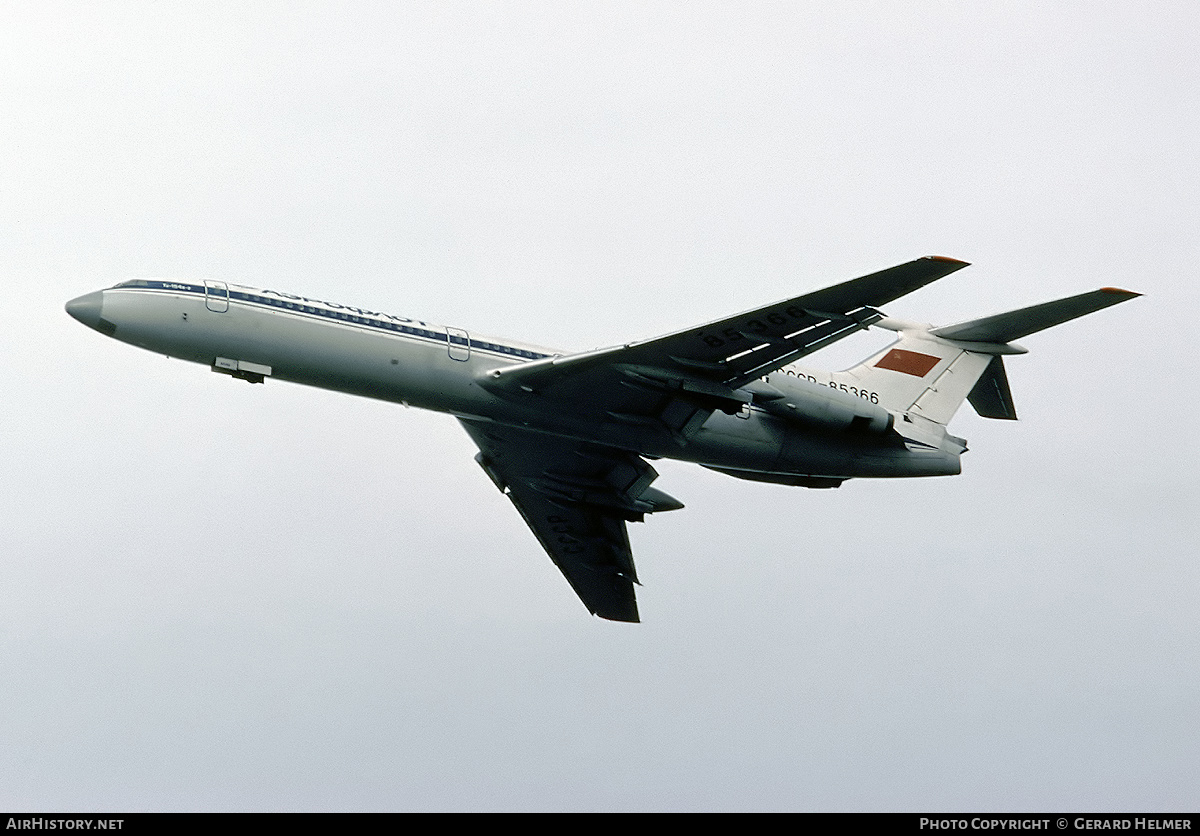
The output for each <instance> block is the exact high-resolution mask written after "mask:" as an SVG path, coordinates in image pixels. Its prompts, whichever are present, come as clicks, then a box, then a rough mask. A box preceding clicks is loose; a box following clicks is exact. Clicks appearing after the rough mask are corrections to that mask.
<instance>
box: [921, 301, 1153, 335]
mask: <svg viewBox="0 0 1200 836" xmlns="http://www.w3.org/2000/svg"><path fill="white" fill-rule="evenodd" d="M1141 295H1142V294H1140V293H1134V292H1133V291H1131V290H1120V289H1118V288H1115V287H1103V288H1100V289H1099V290H1093V291H1091V292H1090V293H1081V294H1079V295H1078V296H1068V297H1067V298H1066V299H1056V300H1055V301H1053V302H1044V303H1043V304H1041V305H1033V306H1032V307H1029V308H1021V309H1020V310H1016V311H1009V312H1008V313H1002V314H996V315H995V316H985V317H984V318H983V319H972V320H971V321H970V322H960V323H959V324H958V325H944V326H942V327H941V328H933V329H931V330H930V332H929V333H931V334H933V335H934V336H936V337H944V338H945V339H948V340H961V341H963V342H978V343H1010V342H1012V341H1013V340H1019V339H1021V338H1022V337H1027V336H1029V335H1030V334H1036V333H1037V332H1038V331H1044V330H1045V329H1047V328H1053V327H1054V326H1055V325H1062V324H1063V323H1064V322H1069V321H1070V320H1072V319H1076V318H1078V317H1081V316H1085V315H1087V314H1090V313H1095V312H1096V311H1099V310H1103V309H1104V308H1107V307H1109V306H1110V305H1116V304H1117V303H1118V302H1124V301H1126V300H1129V299H1132V298H1134V297H1135V296H1141Z"/></svg>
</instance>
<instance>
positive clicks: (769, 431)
mask: <svg viewBox="0 0 1200 836" xmlns="http://www.w3.org/2000/svg"><path fill="white" fill-rule="evenodd" d="M966 266H968V265H967V263H966V262H963V261H959V260H957V259H953V258H947V257H944V256H926V257H924V258H919V259H916V260H914V261H909V262H907V263H905V264H901V265H898V266H896V267H891V268H888V269H885V270H881V271H879V272H876V273H871V274H870V275H866V276H862V277H861V278H857V279H852V280H850V281H846V282H842V283H841V284H835V285H832V286H830V287H825V288H823V289H821V290H815V291H812V292H809V293H804V294H802V295H800V296H796V297H794V298H791V299H785V300H783V301H780V302H776V303H774V304H770V305H765V306H763V307H760V308H755V309H753V310H749V311H746V312H744V313H740V314H736V315H734V316H730V317H727V318H725V319H720V320H717V321H715V322H709V323H706V324H704V325H700V326H698V327H694V328H687V329H684V330H681V331H676V332H674V333H671V334H667V335H665V336H661V337H656V338H653V339H648V340H641V341H637V342H629V343H624V344H622V345H617V346H614V347H611V348H601V349H596V350H592V351H584V352H579V353H563V352H558V351H555V350H553V349H549V348H543V347H539V346H535V345H530V344H526V343H522V342H516V341H514V340H509V339H500V338H494V337H487V336H481V335H479V334H475V333H468V332H467V331H465V330H463V329H461V328H455V327H448V326H442V325H433V324H430V323H428V322H425V321H423V320H416V319H410V318H408V317H403V316H396V315H393V314H389V313H384V312H381V311H375V310H368V309H365V308H360V307H354V306H349V305H341V304H337V303H334V302H327V301H323V300H319V299H313V298H309V297H306V296H299V295H296V294H291V293H283V292H279V291H275V290H264V289H257V288H251V287H244V286H241V285H236V284H229V283H227V282H224V281H215V280H208V279H206V280H174V279H133V280H130V281H124V282H121V283H119V284H117V285H114V286H113V287H109V288H107V289H104V290H98V291H95V292H92V293H88V294H86V295H84V296H80V297H78V298H76V299H72V300H71V301H69V302H68V303H67V304H66V310H67V313H69V314H70V315H71V316H72V317H74V318H75V319H77V320H78V321H80V322H82V323H83V324H84V325H87V326H88V327H90V328H93V329H95V330H97V331H99V332H100V333H101V334H104V335H106V336H109V337H112V338H114V339H117V340H121V341H123V342H126V343H130V344H132V345H135V346H138V347H140V348H144V349H147V350H150V351H154V352H157V353H161V354H166V355H168V356H171V357H177V358H182V359H184V360H189V361H192V362H196V363H202V364H204V365H206V366H209V367H210V368H211V369H212V371H214V372H219V373H221V374H225V375H229V376H230V377H232V378H237V379H240V380H244V381H247V382H249V383H262V382H263V381H265V380H266V379H267V378H271V379H274V380H285V381H290V382H293V383H301V384H307V385H310V386H317V387H321V388H324V389H332V390H335V391H339V392H347V393H350V394H354V395H361V396H365V397H370V398H378V399H382V400H386V401H392V402H397V403H402V404H405V405H409V406H414V407H419V408H423V409H430V410H436V411H440V412H447V413H450V414H451V415H454V416H455V417H456V418H457V419H458V420H459V422H460V423H461V424H462V426H463V428H464V429H465V430H466V432H467V434H468V435H469V436H470V437H471V439H472V440H473V441H474V442H475V444H476V446H477V447H478V448H479V453H478V455H476V456H475V461H476V462H478V463H479V466H480V467H481V468H482V469H483V471H484V472H485V473H486V474H487V476H488V477H489V478H490V479H491V480H492V482H493V483H495V485H496V487H497V488H499V489H500V491H501V492H502V493H504V494H506V495H507V496H508V498H509V499H510V500H511V501H512V503H513V504H514V505H515V506H516V508H517V511H518V512H519V513H520V514H521V516H522V517H523V518H524V520H525V522H526V523H527V524H528V526H529V527H530V529H532V531H533V533H534V535H535V536H536V537H537V539H538V541H539V542H540V543H541V545H542V547H543V548H544V549H545V550H546V552H547V553H548V554H549V556H550V559H551V560H552V561H553V562H554V564H555V565H556V566H557V567H558V568H559V570H560V571H561V572H562V573H563V575H564V576H565V577H566V579H567V581H568V582H569V583H570V585H571V587H572V588H573V589H574V591H575V593H576V594H577V595H578V596H579V598H580V599H581V600H582V601H583V604H584V605H585V606H586V607H587V609H588V611H589V612H591V613H592V614H593V615H596V616H599V617H601V618H604V619H608V620H611V621H624V622H637V621H640V617H639V613H638V607H637V599H636V595H635V591H634V585H635V584H638V583H639V582H638V578H637V571H636V569H635V568H634V562H633V553H632V550H631V548H630V544H629V536H628V531H627V528H626V523H627V522H641V521H643V520H644V518H645V515H647V514H655V513H658V512H661V511H673V510H677V509H680V508H682V507H683V503H682V502H680V501H679V500H677V499H675V498H674V497H672V496H670V495H669V494H667V493H664V492H663V491H661V490H659V489H657V488H654V487H651V483H652V482H653V481H654V480H655V478H656V477H657V475H658V474H657V472H656V471H655V470H654V468H653V467H652V466H651V464H650V461H653V460H657V459H664V458H665V459H677V460H683V461H688V462H694V463H696V464H699V465H702V466H704V467H706V468H709V469H711V470H714V471H717V472H720V473H724V474H727V475H729V476H733V477H736V478H739V479H747V480H750V481H754V482H769V483H774V484H779V485H791V486H797V487H805V488H836V487H838V486H840V485H841V484H842V483H843V482H845V481H846V480H847V479H856V478H894V477H914V476H950V475H955V474H958V473H960V472H961V466H960V457H961V455H962V454H963V453H964V452H965V451H966V449H967V443H966V441H965V440H964V439H962V438H958V437H956V436H954V435H951V434H950V433H949V432H948V430H947V425H948V424H949V423H950V420H951V418H953V416H954V414H955V413H956V412H957V410H958V408H959V407H960V405H961V404H962V403H963V402H964V401H967V402H969V403H970V404H971V406H972V407H974V409H975V411H976V412H978V413H979V414H980V415H981V416H983V417H985V418H997V419H1008V420H1013V419H1015V418H1016V417H1017V416H1016V408H1015V406H1014V405H1013V397H1012V392H1011V390H1010V388H1009V383H1008V376H1007V374H1006V372H1005V368H1004V357H1005V356H1007V355H1015V354H1024V353H1026V349H1025V348H1023V347H1021V346H1020V345H1018V344H1017V343H1016V342H1014V341H1015V340H1018V339H1021V338H1023V337H1025V336H1028V335H1029V334H1033V333H1035V332H1037V331H1041V330H1043V329H1045V328H1049V327H1052V326H1055V325H1059V324H1061V323H1063V322H1066V321H1068V320H1071V319H1075V318H1076V317H1080V316H1083V315H1085V314H1090V313H1093V312H1095V311H1099V310H1101V309H1103V308H1106V307H1109V306H1110V305H1115V304H1117V303H1119V302H1124V301H1126V300H1128V299H1132V298H1134V297H1136V296H1139V295H1140V294H1137V293H1133V292H1131V291H1128V290H1120V289H1118V288H1111V287H1105V288H1101V289H1099V290H1093V291H1090V292H1087V293H1083V294H1080V295H1077V296H1070V297H1067V298H1064V299H1059V300H1057V301H1053V302H1047V303H1043V304H1040V305H1034V306H1032V307H1027V308H1021V309H1019V310H1014V311H1009V312H1007V313H1002V314H997V315H995V316H988V317H984V318H982V319H973V320H969V321H966V322H962V323H959V324H956V325H947V326H940V327H935V326H933V325H930V324H927V323H920V322H911V321H906V320H902V319H896V318H892V317H889V316H886V315H885V314H884V313H883V312H882V311H880V310H879V309H878V308H879V307H880V306H882V305H887V304H889V303H890V302H892V301H894V300H896V299H898V298H900V297H901V296H904V295H905V294H908V293H912V292H913V291H915V290H917V289H918V288H921V287H924V286H925V285H927V284H930V283H931V282H933V281H936V280H937V279H940V278H943V277H945V276H947V275H949V274H950V273H953V272H955V271H956V270H960V269H962V268H963V267H966ZM870 327H875V328H882V329H886V330H889V331H892V332H894V333H895V334H896V340H895V342H893V343H892V344H891V345H889V346H887V347H886V348H884V349H882V350H881V351H878V352H877V353H875V354H873V355H872V356H870V357H868V358H867V359H866V360H864V361H862V362H861V363H859V364H858V365H856V366H854V367H852V368H849V369H846V370H845V371H841V372H828V371H819V370H815V369H810V368H806V367H803V366H800V365H798V364H796V361H797V360H799V359H800V358H803V357H804V356H806V355H808V354H811V353H812V352H814V351H816V350H817V349H819V348H823V347H825V346H827V345H830V344H831V343H833V342H836V341H837V340H841V339H843V338H845V337H847V336H849V335H851V334H854V333H857V332H859V331H862V330H865V329H867V328H870Z"/></svg>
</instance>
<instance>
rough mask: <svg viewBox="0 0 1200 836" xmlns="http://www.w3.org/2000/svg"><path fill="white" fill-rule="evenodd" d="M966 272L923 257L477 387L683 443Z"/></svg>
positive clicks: (545, 362)
mask: <svg viewBox="0 0 1200 836" xmlns="http://www.w3.org/2000/svg"><path fill="white" fill-rule="evenodd" d="M966 266H967V264H966V262H963V261H958V260H956V259H952V258H945V257H944V256H927V257H925V258H919V259H917V260H915V261H910V262H907V263H905V264H901V265H899V266H896V267H891V268H889V269H887V270H881V271H880V272H878V273H872V274H870V275H867V276H862V277H861V278H857V279H852V280H850V281H848V282H843V283H841V284H838V285H833V286H832V287H827V288H824V289H822V290H816V291H813V292H811V293H806V294H804V295H802V296H796V297H794V298H792V299H785V300H783V301H781V302H776V303H775V304H773V305H766V306H764V307H761V308H756V309H754V310H751V311H746V312H745V313H741V314H737V315H735V316H731V317H727V318H726V319H721V320H718V321H716V322H710V323H707V324H705V325H701V326H699V327H696V328H688V329H686V330H683V331H677V332H675V333H673V334H668V335H666V336H663V337H657V338H655V339H651V340H645V341H642V342H635V343H629V344H627V345H624V346H618V347H615V348H607V349H600V350H598V351H590V352H585V353H581V354H571V355H567V356H560V357H549V358H545V359H542V360H535V361H533V362H531V363H522V364H518V365H512V366H505V367H502V368H498V369H493V370H491V371H489V372H487V373H486V375H485V376H484V377H483V378H481V379H480V381H479V382H480V385H481V386H483V387H485V388H487V389H488V390H490V391H492V392H494V393H495V394H497V395H500V396H502V397H509V398H514V399H523V398H528V397H531V396H537V397H541V398H545V399H547V403H549V402H554V403H555V405H556V408H559V409H563V410H567V411H570V412H571V413H572V414H573V415H576V416H579V417H584V418H587V419H590V420H593V421H595V420H599V421H601V422H604V421H609V422H618V423H625V424H630V425H635V426H642V427H650V428H652V429H656V430H660V431H661V430H663V429H665V430H666V431H667V432H669V433H670V434H671V436H672V437H673V438H674V439H675V440H676V441H677V442H678V443H680V444H683V443H686V440H687V437H688V436H689V435H690V434H691V433H692V432H693V431H695V430H696V429H698V428H699V426H700V425H701V424H703V423H704V420H706V419H707V417H708V416H709V415H711V414H712V412H713V410H715V409H720V410H722V411H725V412H728V413H731V414H732V413H734V412H737V411H738V410H740V409H741V408H742V406H743V405H744V404H745V403H747V402H748V401H749V400H750V398H749V395H748V394H746V393H745V392H738V391H736V390H738V389H739V388H740V387H742V386H744V385H746V384H747V383H749V382H751V381H753V380H755V379H756V378H759V377H761V376H762V375H764V374H768V373H769V372H772V371H774V370H775V369H778V368H780V367H782V366H785V365H787V364H788V363H791V362H794V361H795V360H797V359H799V358H800V357H803V356H805V355H806V354H810V353H812V352H814V351H816V350H817V349H819V348H822V347H824V346H827V345H829V344H830V343H832V342H835V341H837V340H840V339H841V338H843V337H845V336H848V335H850V334H852V333H854V332H856V331H859V330H862V329H864V328H866V327H867V326H869V325H871V324H872V323H874V322H876V321H878V320H879V319H881V318H882V316H883V315H882V314H881V313H880V312H879V311H877V310H875V306H877V305H883V304H886V303H888V302H891V301H892V300H894V299H897V298H899V297H901V296H903V295H905V294H907V293H911V292H913V291H914V290H917V289H918V288H921V287H924V286H925V285H927V284H929V283H930V282H933V281H936V280H937V279H940V278H942V277H943V276H946V275H948V274H950V273H952V272H954V271H955V270H959V269H961V268H963V267H966Z"/></svg>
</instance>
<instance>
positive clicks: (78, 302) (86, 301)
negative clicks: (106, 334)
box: [67, 290, 104, 331]
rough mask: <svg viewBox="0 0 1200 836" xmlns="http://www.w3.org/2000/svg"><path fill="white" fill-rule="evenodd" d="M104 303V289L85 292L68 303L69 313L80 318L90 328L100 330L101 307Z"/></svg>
mask: <svg viewBox="0 0 1200 836" xmlns="http://www.w3.org/2000/svg"><path fill="white" fill-rule="evenodd" d="M103 305H104V291H102V290H97V291H94V292H92V293H87V294H84V295H83V296H80V297H78V298H76V299H72V300H71V301H70V302H68V303H67V313H69V314H70V315H71V316H73V317H75V318H76V319H78V320H79V321H80V322H82V323H83V324H84V325H86V326H87V327H88V328H95V329H96V330H97V331H99V330H100V323H101V321H102V320H101V318H100V309H101V308H102V307H103Z"/></svg>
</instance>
